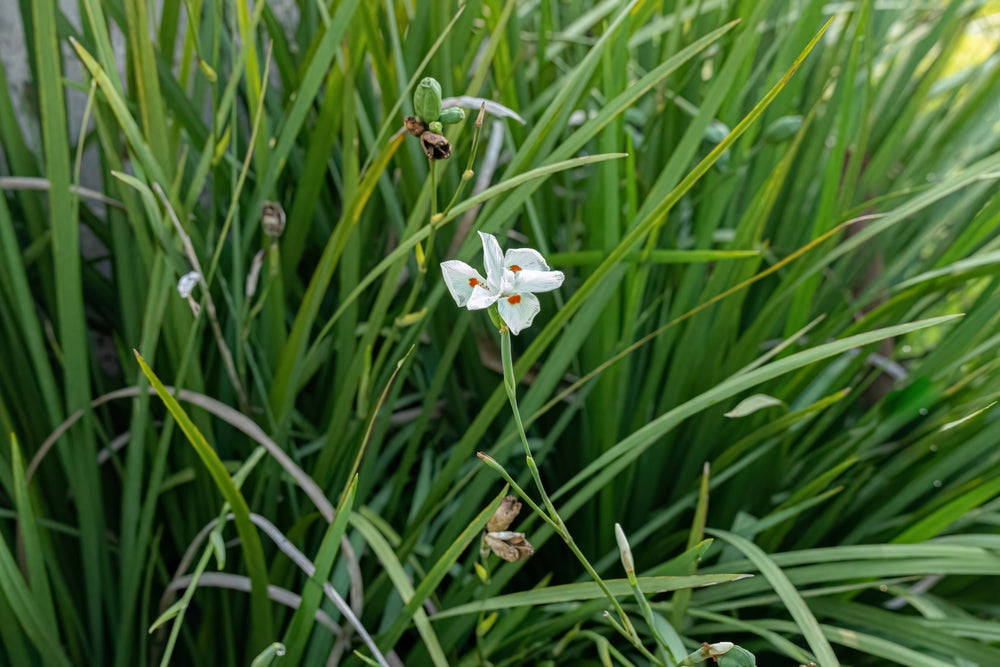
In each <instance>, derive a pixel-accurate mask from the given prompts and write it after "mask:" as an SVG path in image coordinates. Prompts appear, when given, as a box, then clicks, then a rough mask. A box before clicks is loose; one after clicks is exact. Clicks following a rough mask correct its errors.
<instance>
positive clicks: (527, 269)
mask: <svg viewBox="0 0 1000 667" xmlns="http://www.w3.org/2000/svg"><path fill="white" fill-rule="evenodd" d="M479 236H480V238H482V240H483V264H484V265H485V267H486V277H485V278H483V276H482V275H481V274H480V273H479V272H478V271H476V270H475V269H474V268H472V267H471V266H469V265H468V264H466V263H465V262H460V261H458V260H456V259H453V260H450V261H447V262H442V263H441V272H442V273H443V274H444V281H445V284H446V285H447V286H448V291H449V292H451V296H452V297H453V298H454V299H455V303H457V304H458V305H459V307H461V306H465V307H466V308H468V309H469V310H482V309H484V308H489V307H490V306H492V305H493V304H494V303H495V304H497V310H498V311H499V312H500V317H501V318H503V321H504V322H505V323H506V324H507V326H508V327H509V328H510V330H511V332H512V333H513V334H514V335H517V334H519V333H521V330H522V329H526V328H527V327H529V326H531V321H532V320H533V319H535V315H537V314H538V311H539V310H540V309H541V306H540V305H539V303H538V297H536V296H535V295H534V294H533V292H551V291H552V290H554V289H556V288H558V287H559V286H560V285H562V282H563V278H564V276H563V274H562V271H550V270H549V265H548V264H546V263H545V259H544V258H543V257H542V256H541V254H539V252H538V251H537V250H532V249H531V248H517V249H514V250H508V251H507V253H506V254H504V252H503V251H502V250H500V244H499V243H498V242H497V240H496V237H495V236H493V235H492V234H484V233H483V232H479Z"/></svg>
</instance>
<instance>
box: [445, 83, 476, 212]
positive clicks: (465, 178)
mask: <svg viewBox="0 0 1000 667" xmlns="http://www.w3.org/2000/svg"><path fill="white" fill-rule="evenodd" d="M485 117H486V103H485V102H483V105H482V106H481V107H479V115H478V116H477V117H476V129H475V130H474V131H473V133H472V150H470V151H469V161H468V162H467V163H466V165H465V171H463V172H462V180H461V181H459V183H458V187H457V188H456V189H455V194H454V195H453V196H452V198H451V201H450V202H448V205H447V206H445V208H444V212H443V213H442V214H441V215H448V212H449V211H451V207H452V206H454V205H455V204H456V203H458V200H459V198H460V197H461V196H462V192H463V191H464V190H465V186H466V185H468V184H469V181H471V180H472V177H473V176H475V175H476V172H474V171H472V165H473V164H475V161H476V154H477V153H478V152H479V133H480V132H481V131H482V129H483V119H484V118H485Z"/></svg>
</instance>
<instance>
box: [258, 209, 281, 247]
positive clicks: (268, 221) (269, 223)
mask: <svg viewBox="0 0 1000 667" xmlns="http://www.w3.org/2000/svg"><path fill="white" fill-rule="evenodd" d="M260 226H261V227H262V228H263V230H264V234H266V235H267V236H270V237H271V238H272V239H276V238H278V237H279V236H281V233H282V232H283V231H285V209H283V208H281V204H279V203H278V202H276V201H266V202H264V209H263V210H262V211H261V214H260Z"/></svg>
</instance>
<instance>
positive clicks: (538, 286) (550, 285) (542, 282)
mask: <svg viewBox="0 0 1000 667" xmlns="http://www.w3.org/2000/svg"><path fill="white" fill-rule="evenodd" d="M514 275H515V279H514V289H515V290H516V291H518V292H551V291H552V290H554V289H557V288H558V287H559V286H560V285H562V284H563V279H564V278H565V276H564V275H563V272H562V271H528V270H525V271H518V272H517V273H516V274H514Z"/></svg>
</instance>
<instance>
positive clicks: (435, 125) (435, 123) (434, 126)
mask: <svg viewBox="0 0 1000 667" xmlns="http://www.w3.org/2000/svg"><path fill="white" fill-rule="evenodd" d="M427 129H428V130H430V131H431V132H434V133H435V134H441V133H442V132H444V126H443V125H442V124H441V121H439V120H432V121H431V122H429V123H427Z"/></svg>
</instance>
